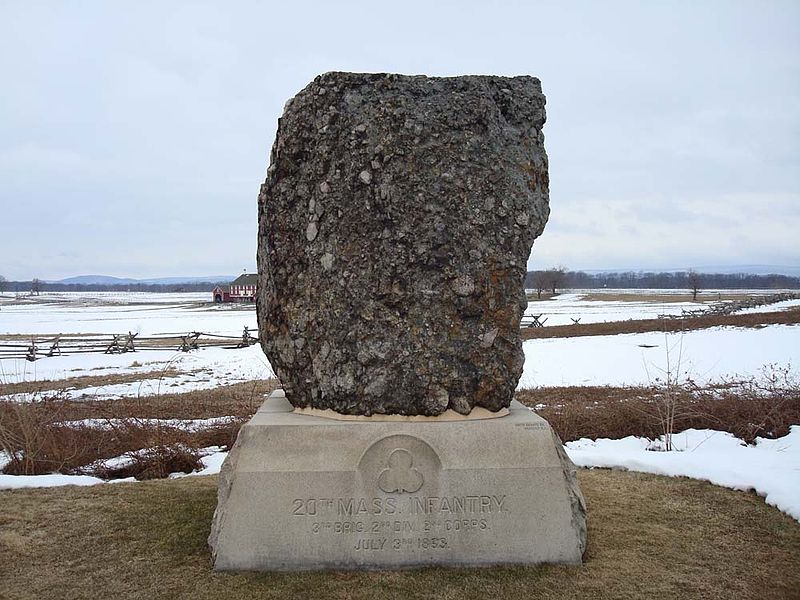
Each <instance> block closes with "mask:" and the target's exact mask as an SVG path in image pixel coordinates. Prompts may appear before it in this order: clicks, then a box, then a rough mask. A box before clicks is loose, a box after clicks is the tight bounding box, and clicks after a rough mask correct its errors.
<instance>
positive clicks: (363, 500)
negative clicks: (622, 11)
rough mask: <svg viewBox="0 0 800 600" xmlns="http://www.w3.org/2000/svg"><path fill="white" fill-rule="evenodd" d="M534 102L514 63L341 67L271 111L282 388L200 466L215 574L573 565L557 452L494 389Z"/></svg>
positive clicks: (572, 523)
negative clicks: (379, 70)
mask: <svg viewBox="0 0 800 600" xmlns="http://www.w3.org/2000/svg"><path fill="white" fill-rule="evenodd" d="M544 105H545V98H544V96H543V95H542V93H541V86H540V83H539V81H538V80H537V79H535V78H533V77H492V76H466V77H451V78H429V77H424V76H402V75H387V74H354V73H327V74H325V75H321V76H320V77H317V78H316V79H315V80H314V81H313V82H312V83H311V84H309V85H308V86H307V87H306V88H305V89H304V90H302V91H301V92H300V93H299V94H298V95H297V96H295V97H294V98H293V99H291V100H290V101H289V102H288V103H287V105H286V108H285V110H284V114H283V116H282V117H281V119H280V120H279V124H278V133H277V136H276V140H275V144H274V146H273V149H272V155H271V164H270V166H269V169H268V171H267V179H266V182H265V183H264V184H263V186H262V188H261V193H260V195H259V242H258V267H259V289H258V299H257V300H258V301H257V311H258V321H259V332H260V341H261V344H262V347H263V349H264V351H265V353H266V354H267V357H268V358H269V360H270V363H271V365H272V367H273V368H274V370H275V372H276V374H277V375H278V377H279V379H280V381H281V383H282V385H283V390H281V391H279V392H277V393H275V394H273V395H272V396H271V397H270V398H269V399H268V400H267V401H266V402H265V404H264V405H263V406H262V408H261V409H260V410H259V411H258V413H257V414H256V415H255V416H254V417H253V419H252V420H251V421H250V422H249V423H248V424H247V425H245V426H244V427H243V428H242V430H241V432H240V434H239V437H238V439H237V442H236V444H235V446H234V448H233V449H232V450H231V453H230V455H229V457H228V459H227V460H226V461H225V464H224V466H223V469H222V472H221V474H220V482H219V501H218V506H217V510H216V513H215V515H214V523H213V525H212V532H211V535H210V537H209V543H210V545H211V548H212V554H213V558H214V566H215V568H216V569H222V570H239V569H247V570H293V569H318V568H394V567H409V566H416V565H428V564H448V565H486V564H530V563H539V562H563V563H580V561H581V557H582V554H583V550H584V548H585V536H586V529H585V511H584V502H583V497H582V495H581V493H580V490H579V488H578V485H577V481H576V478H575V469H574V466H573V465H572V463H571V462H570V461H569V459H568V458H567V456H566V455H565V454H564V451H563V448H562V445H561V443H560V441H559V440H558V438H557V436H555V434H554V433H553V432H552V430H551V429H550V427H549V425H548V424H547V422H546V421H544V420H543V419H542V418H541V417H538V416H537V415H535V414H534V413H532V412H531V411H529V410H528V409H526V408H524V407H523V406H521V405H520V404H519V403H516V402H512V394H513V392H514V389H515V387H516V385H517V382H518V380H519V377H520V375H521V372H522V364H523V360H524V357H523V353H522V344H521V340H520V335H519V323H520V318H521V316H522V313H523V311H524V309H525V307H526V305H527V303H526V299H525V294H524V289H523V281H524V277H525V272H526V263H527V258H528V255H529V253H530V249H531V245H532V243H533V240H534V239H535V238H536V237H537V236H538V235H539V234H540V233H541V232H542V230H543V228H544V226H545V223H546V222H547V218H548V215H549V205H548V169H547V156H546V154H545V151H544V137H543V135H542V126H543V125H544V121H545V110H544Z"/></svg>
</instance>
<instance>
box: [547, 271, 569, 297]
mask: <svg viewBox="0 0 800 600" xmlns="http://www.w3.org/2000/svg"><path fill="white" fill-rule="evenodd" d="M566 273H567V269H566V267H554V268H552V269H548V270H547V276H548V281H549V285H550V289H551V290H552V292H553V293H554V294H555V293H556V289H557V288H559V287H561V285H562V284H563V283H564V276H565V275H566Z"/></svg>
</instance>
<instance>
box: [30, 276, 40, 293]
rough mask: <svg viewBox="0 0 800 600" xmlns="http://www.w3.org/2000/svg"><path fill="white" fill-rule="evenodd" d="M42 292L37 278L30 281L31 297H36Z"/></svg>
mask: <svg viewBox="0 0 800 600" xmlns="http://www.w3.org/2000/svg"><path fill="white" fill-rule="evenodd" d="M41 292H42V281H41V280H40V279H39V278H38V277H34V278H33V279H32V280H31V296H38V295H39V294H40V293H41Z"/></svg>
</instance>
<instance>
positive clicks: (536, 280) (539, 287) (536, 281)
mask: <svg viewBox="0 0 800 600" xmlns="http://www.w3.org/2000/svg"><path fill="white" fill-rule="evenodd" d="M549 281H550V275H549V273H548V272H547V271H534V272H533V285H534V287H535V288H536V298H537V299H538V300H541V299H542V292H543V291H545V290H546V289H547V285H548V283H549Z"/></svg>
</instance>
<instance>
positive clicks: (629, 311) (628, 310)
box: [525, 293, 706, 326]
mask: <svg viewBox="0 0 800 600" xmlns="http://www.w3.org/2000/svg"><path fill="white" fill-rule="evenodd" d="M585 295H586V294H584V293H569V294H560V295H558V296H556V297H555V298H553V299H552V300H534V301H533V302H529V303H528V309H527V310H526V311H525V314H526V315H543V317H542V318H543V319H545V318H546V319H547V321H546V323H545V325H546V326H551V325H572V320H571V319H578V318H579V319H580V320H581V323H582V324H586V323H603V322H606V321H627V320H629V319H655V318H657V317H658V315H680V314H681V312H682V311H684V310H687V311H688V310H698V309H702V308H705V307H706V305H705V304H702V303H701V302H680V301H678V302H647V301H646V300H641V301H635V300H634V301H630V300H584V299H583V298H584V296H585ZM631 296H632V297H635V296H633V294H632V295H631Z"/></svg>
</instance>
